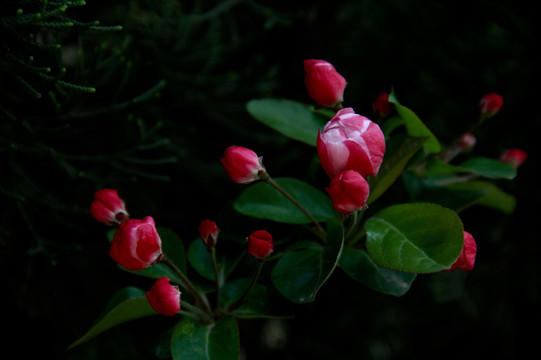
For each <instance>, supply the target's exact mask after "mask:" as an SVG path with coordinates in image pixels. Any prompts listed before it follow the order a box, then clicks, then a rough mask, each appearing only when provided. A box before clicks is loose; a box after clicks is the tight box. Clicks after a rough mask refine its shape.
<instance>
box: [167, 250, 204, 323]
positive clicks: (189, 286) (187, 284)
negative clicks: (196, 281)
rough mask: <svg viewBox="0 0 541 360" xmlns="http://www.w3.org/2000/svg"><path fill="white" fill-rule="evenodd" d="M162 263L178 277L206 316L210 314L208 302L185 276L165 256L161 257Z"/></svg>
mask: <svg viewBox="0 0 541 360" xmlns="http://www.w3.org/2000/svg"><path fill="white" fill-rule="evenodd" d="M162 262H163V263H165V264H166V265H167V266H169V267H170V268H171V269H172V270H173V271H174V272H175V274H176V275H177V276H178V278H179V279H180V281H181V282H182V285H184V288H186V290H188V292H189V293H190V294H191V295H192V296H193V298H194V299H195V302H196V303H197V305H198V306H199V307H200V308H201V309H202V310H203V311H204V312H206V313H207V314H210V313H211V310H210V308H209V305H208V300H207V301H205V300H204V299H203V298H202V297H201V294H200V293H199V292H198V291H197V290H196V289H195V287H194V286H193V284H192V283H191V282H190V280H188V278H187V277H186V275H184V273H183V272H182V271H180V269H179V268H178V267H177V266H176V265H175V264H174V263H173V262H172V261H171V260H170V259H169V258H168V257H167V256H165V254H164V255H163V259H162Z"/></svg>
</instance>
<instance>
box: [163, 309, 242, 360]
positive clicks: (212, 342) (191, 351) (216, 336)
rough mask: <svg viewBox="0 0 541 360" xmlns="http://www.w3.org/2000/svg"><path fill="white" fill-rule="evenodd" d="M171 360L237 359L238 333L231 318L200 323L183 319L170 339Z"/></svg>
mask: <svg viewBox="0 0 541 360" xmlns="http://www.w3.org/2000/svg"><path fill="white" fill-rule="evenodd" d="M171 354H172V355H173V360H238V359H239V355H240V350H239V330H238V326H237V321H236V320H235V319H234V318H233V317H225V318H222V319H220V320H218V321H217V322H216V323H214V324H202V323H200V322H197V321H195V320H193V319H191V318H188V317H183V318H182V319H181V320H180V322H179V325H178V327H177V329H176V330H175V332H174V333H173V337H172V338H171Z"/></svg>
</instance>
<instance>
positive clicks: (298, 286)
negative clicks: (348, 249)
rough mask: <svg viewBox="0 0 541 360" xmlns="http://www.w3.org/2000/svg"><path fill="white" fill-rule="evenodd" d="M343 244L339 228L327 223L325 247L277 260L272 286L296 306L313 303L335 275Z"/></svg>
mask: <svg viewBox="0 0 541 360" xmlns="http://www.w3.org/2000/svg"><path fill="white" fill-rule="evenodd" d="M343 243H344V235H343V231H342V227H341V225H340V224H339V223H338V222H336V221H329V222H328V228H327V242H326V243H325V246H312V247H309V248H305V249H303V250H298V251H292V252H288V253H287V254H285V255H284V256H283V257H281V258H280V260H278V263H277V264H276V266H275V267H274V269H273V270H272V274H271V280H272V282H273V284H274V286H275V287H276V288H277V289H278V291H280V293H282V295H284V296H285V297H286V298H287V299H289V300H291V301H293V302H295V303H300V304H302V303H307V302H311V301H314V300H315V297H316V294H317V292H318V291H319V289H320V288H321V286H322V285H323V284H324V283H325V281H327V279H328V278H329V276H330V275H331V274H332V272H333V271H334V268H335V266H336V264H337V261H338V258H339V257H340V253H341V251H342V246H343Z"/></svg>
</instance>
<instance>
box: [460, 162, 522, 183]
mask: <svg viewBox="0 0 541 360" xmlns="http://www.w3.org/2000/svg"><path fill="white" fill-rule="evenodd" d="M459 167H461V168H463V169H466V170H469V171H471V172H473V173H474V174H477V175H480V176H483V177H487V178H492V179H497V178H503V179H513V178H514V177H515V176H516V175H517V170H516V168H514V167H513V166H511V165H509V164H506V163H503V162H501V161H499V160H495V159H490V158H483V157H479V158H474V159H470V160H466V161H465V162H463V163H462V164H460V165H459Z"/></svg>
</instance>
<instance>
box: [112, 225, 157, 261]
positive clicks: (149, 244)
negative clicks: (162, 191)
mask: <svg viewBox="0 0 541 360" xmlns="http://www.w3.org/2000/svg"><path fill="white" fill-rule="evenodd" d="M109 256H111V257H112V258H113V260H115V261H116V262H117V263H119V264H120V265H122V266H123V267H125V268H126V269H127V270H134V271H135V270H142V269H146V268H148V267H150V266H152V265H154V264H156V263H157V262H159V261H161V259H162V258H163V253H162V241H161V239H160V236H159V235H158V231H157V230H156V226H155V224H154V219H153V218H152V217H150V216H147V217H145V218H144V219H142V220H139V219H130V220H128V221H125V222H123V223H122V224H120V226H119V227H118V230H117V231H116V232H115V235H114V237H113V240H112V241H111V250H110V251H109Z"/></svg>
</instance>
